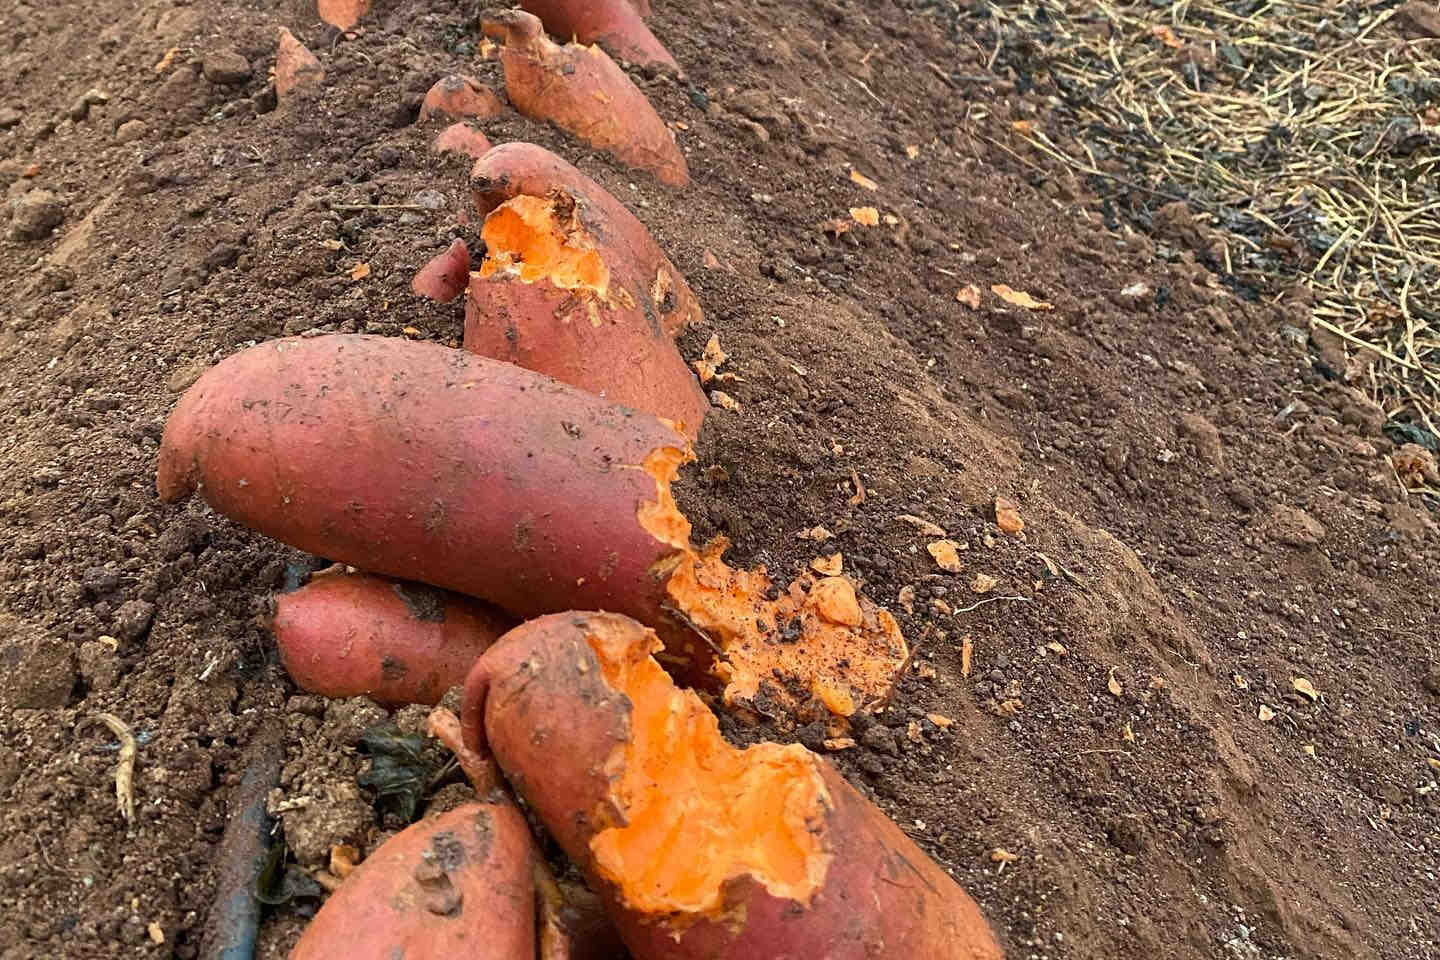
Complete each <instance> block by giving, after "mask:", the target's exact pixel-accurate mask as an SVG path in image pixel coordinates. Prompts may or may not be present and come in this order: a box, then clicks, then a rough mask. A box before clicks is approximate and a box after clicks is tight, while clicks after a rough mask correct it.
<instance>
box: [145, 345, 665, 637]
mask: <svg viewBox="0 0 1440 960" xmlns="http://www.w3.org/2000/svg"><path fill="white" fill-rule="evenodd" d="M685 451H686V442H685V438H684V437H683V436H681V435H680V434H678V433H676V432H675V431H674V430H672V429H670V428H669V427H667V426H665V425H664V424H663V423H661V422H660V421H659V420H657V419H656V418H654V417H653V416H650V415H648V414H642V413H638V412H636V411H633V410H629V409H626V408H623V407H618V406H613V405H611V404H607V403H605V402H604V401H603V400H601V399H600V398H599V397H596V396H594V395H592V394H589V393H586V392H584V391H582V390H577V389H575V388H574V387H570V386H566V385H565V384H562V383H559V382H558V381H555V380H552V379H551V378H549V377H545V376H542V375H540V374H537V373H534V372H532V371H529V370H524V369H521V368H520V367H517V366H515V365H513V364H509V363H501V362H499V361H495V360H489V359H486V358H483V357H477V356H473V355H471V354H468V353H466V352H464V351H461V350H452V349H450V348H448V347H443V346H440V345H438V344H433V343H420V342H411V341H405V340H400V339H396V338H387V337H374V336H364V335H346V334H339V335H333V336H322V337H313V338H289V339H282V340H274V341H270V342H268V343H264V344H261V345H259V346H256V347H252V348H250V349H248V350H244V351H241V352H240V353H237V354H235V355H233V356H231V357H229V358H227V359H226V360H224V361H222V362H221V363H220V364H218V365H216V366H215V367H213V368H211V369H210V370H209V371H207V372H206V373H205V374H204V375H203V376H202V377H200V379H199V380H198V381H196V383H195V384H194V385H193V386H191V387H190V389H189V390H187V391H186V393H185V395H184V396H183V397H182V398H181V400H180V402H179V404H178V405H177V407H176V409H175V411H174V412H173V413H172V415H171V417H170V419H169V422H168V423H167V424H166V428H165V435H164V438H163V440H162V444H161V452H160V457H159V464H158V476H157V482H158V487H159V491H160V494H161V496H162V497H163V498H165V499H167V500H177V499H181V498H183V497H184V496H186V495H188V494H189V493H191V492H193V491H195V490H197V489H198V490H199V491H200V492H201V493H202V495H203V496H204V497H205V499H206V501H207V502H208V503H209V504H210V505H211V506H212V507H214V508H215V509H216V510H218V511H220V512H221V513H223V514H225V515H226V516H229V517H231V518H232V519H234V520H236V521H238V522H240V523H242V524H244V525H246V526H248V527H251V528H252V529H255V530H258V531H260V532H261V533H264V534H266V535H268V536H271V537H274V538H275V539H277V540H281V541H283V542H285V543H288V544H290V545H292V546H295V547H299V548H300V549H302V550H306V551H308V552H310V553H314V554H316V555H319V556H323V557H327V558H329V559H332V560H336V561H339V562H343V563H347V564H349V565H351V566H354V567H358V568H360V569H362V570H369V571H372V572H375V573H382V574H387V575H391V576H404V577H406V578H408V579H411V580H419V581H421V582H423V583H429V584H432V585H435V586H440V587H445V588H447V589H451V590H456V591H458V592H460V593H465V594H468V595H470V596H474V597H479V598H481V599H486V600H489V601H491V602H493V603H496V604H498V605H499V606H501V607H502V608H504V609H506V610H508V611H510V612H511V613H513V614H516V615H518V616H531V615H535V614H539V613H549V612H553V611H555V610H560V609H568V607H569V606H571V605H572V604H573V603H575V602H577V601H580V600H583V601H584V602H585V603H586V604H588V605H592V606H596V607H602V608H610V609H624V610H628V611H632V612H634V613H635V614H636V615H639V616H642V617H645V618H647V619H655V618H658V617H659V615H660V611H659V602H660V597H659V595H658V591H657V590H656V581H655V578H654V574H653V573H652V572H651V567H653V566H654V564H655V563H656V562H657V561H659V560H661V559H662V558H664V557H667V556H669V555H670V554H671V553H673V552H674V551H675V549H676V547H675V545H674V544H672V543H671V541H670V539H669V535H670V534H669V531H667V530H666V529H665V528H664V524H665V519H664V518H662V519H661V520H660V521H659V522H658V525H657V526H656V530H655V532H652V530H651V529H648V528H647V526H646V525H645V524H643V523H642V522H641V519H640V518H641V517H642V516H644V515H646V513H647V510H651V509H653V504H654V503H655V502H656V500H657V497H658V493H657V480H656V477H655V475H654V473H653V472H652V470H653V469H656V468H655V467H653V466H652V463H659V462H660V461H674V462H675V463H677V464H678V463H679V462H680V461H682V460H684V459H685V458H686V456H687V455H688V454H687V453H686V452H685ZM667 482H668V478H667Z"/></svg>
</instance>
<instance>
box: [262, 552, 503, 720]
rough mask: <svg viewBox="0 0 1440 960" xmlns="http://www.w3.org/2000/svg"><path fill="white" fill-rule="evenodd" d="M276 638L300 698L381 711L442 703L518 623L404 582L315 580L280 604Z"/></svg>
mask: <svg viewBox="0 0 1440 960" xmlns="http://www.w3.org/2000/svg"><path fill="white" fill-rule="evenodd" d="M269 619H270V624H269V626H270V630H271V632H272V633H273V634H274V635H275V644H276V646H277V647H278V648H279V650H280V660H281V662H282V663H283V664H284V665H285V670H286V672H287V673H289V674H290V678H291V679H292V680H294V681H295V683H296V685H298V686H299V687H300V688H301V689H302V690H306V691H308V692H310V693H317V694H320V695H321V696H325V697H356V696H365V697H369V698H371V699H372V700H376V701H378V702H380V703H391V704H401V703H438V702H439V700H440V698H441V697H443V696H444V695H445V691H446V690H449V689H450V688H451V687H453V686H455V685H456V684H458V683H460V682H461V681H462V680H464V679H465V674H466V673H468V672H469V670H470V667H471V666H472V665H473V664H474V663H475V659H476V658H477V657H479V656H480V654H482V653H484V652H485V650H486V649H487V648H488V647H489V646H490V645H491V644H492V643H494V642H495V640H496V638H497V637H499V636H500V635H501V634H503V633H504V632H505V631H506V630H508V629H510V627H512V626H514V621H513V620H512V619H510V618H509V617H507V616H505V615H504V614H503V613H501V612H500V611H498V610H496V609H495V608H493V607H491V606H489V605H487V604H484V603H481V602H479V601H477V600H472V599H470V598H469V597H462V596H459V595H457V594H453V593H449V592H448V591H445V590H439V589H437V588H435V587H430V586H426V585H424V584H419V583H410V582H407V581H403V580H391V579H389V578H387V577H377V576H372V575H369V574H346V573H330V574H325V575H323V576H317V577H316V578H315V579H314V580H312V581H311V582H310V583H308V584H306V585H305V586H303V587H301V588H300V589H299V590H296V591H294V592H292V593H283V594H280V595H279V596H277V597H276V598H275V602H274V611H273V613H272V615H271V616H270V618H269Z"/></svg>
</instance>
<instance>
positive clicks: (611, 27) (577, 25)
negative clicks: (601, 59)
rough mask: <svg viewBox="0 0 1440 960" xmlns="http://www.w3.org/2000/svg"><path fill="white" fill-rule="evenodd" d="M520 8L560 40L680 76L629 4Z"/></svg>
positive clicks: (542, 3)
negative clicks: (596, 46)
mask: <svg viewBox="0 0 1440 960" xmlns="http://www.w3.org/2000/svg"><path fill="white" fill-rule="evenodd" d="M520 6H521V7H522V8H523V9H524V10H526V11H527V12H529V13H533V14H535V16H537V17H539V18H540V20H541V22H542V23H544V24H545V29H546V30H548V31H549V32H550V33H551V34H553V35H554V36H557V37H559V38H560V39H561V40H569V39H571V38H572V37H573V38H574V39H575V40H578V41H579V42H580V43H598V44H599V45H600V46H602V47H604V48H605V50H606V51H607V52H608V53H611V54H613V55H614V56H615V57H617V58H618V59H620V60H629V61H630V62H631V63H638V64H641V65H644V66H656V67H663V68H665V69H667V70H673V71H675V72H676V73H679V72H680V65H679V64H678V63H676V62H675V58H674V57H672V56H670V51H669V50H666V49H665V46H664V44H662V43H661V42H660V41H659V40H657V39H655V34H653V33H651V32H650V28H649V27H647V26H645V21H644V20H642V19H641V18H640V11H639V10H637V9H635V7H634V6H633V5H632V4H631V3H630V0H520Z"/></svg>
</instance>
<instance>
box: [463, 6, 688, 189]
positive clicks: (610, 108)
mask: <svg viewBox="0 0 1440 960" xmlns="http://www.w3.org/2000/svg"><path fill="white" fill-rule="evenodd" d="M484 31H485V35H486V36H488V37H492V38H494V39H497V40H502V41H504V46H503V47H502V48H501V50H500V64H501V66H502V67H504V69H505V91H506V93H508V94H509V95H510V102H511V103H512V104H513V105H514V106H515V109H516V110H518V111H520V112H521V113H523V114H525V115H526V116H527V117H530V118H532V119H535V120H542V121H549V122H550V123H553V124H555V125H556V126H557V127H559V128H560V129H562V130H565V131H567V132H569V133H571V134H573V135H574V136H576V137H579V138H580V139H582V140H584V141H585V142H586V143H589V144H591V145H593V146H595V147H598V148H599V149H601V150H606V151H608V152H610V153H612V154H614V155H615V157H616V158H617V159H618V160H620V162H622V163H624V164H627V165H628V166H631V167H634V168H636V169H637V170H646V171H648V172H650V173H651V174H653V175H654V177H655V178H656V179H657V180H659V181H660V182H661V183H663V184H665V185H666V186H670V187H684V186H687V185H688V184H689V183H690V171H689V168H688V167H687V166H686V164H685V155H684V154H682V153H681V152H680V147H679V146H678V145H677V144H676V143H675V137H674V136H673V135H672V134H671V133H670V128H669V127H667V126H666V125H665V121H664V120H661V119H660V115H659V114H657V113H656V112H655V108H654V107H653V106H651V105H650V101H649V99H647V98H646V96H645V94H644V93H642V92H641V91H640V88H639V87H637V86H635V84H634V83H633V82H632V81H631V80H630V78H629V76H627V75H626V73H625V71H623V70H621V69H620V68H619V67H618V66H617V65H616V64H615V61H614V60H611V59H610V57H609V55H607V54H606V53H605V52H604V51H603V50H600V49H598V48H593V47H582V46H580V45H578V44H566V45H565V46H561V45H559V44H556V43H553V42H551V40H550V39H549V38H548V37H546V36H545V31H544V29H543V28H542V27H541V25H540V21H539V20H538V19H537V18H535V17H533V16H531V15H530V14H528V13H525V12H524V11H523V10H502V11H500V12H498V13H496V14H493V15H492V16H491V17H490V18H489V19H487V20H486V21H485V23H484Z"/></svg>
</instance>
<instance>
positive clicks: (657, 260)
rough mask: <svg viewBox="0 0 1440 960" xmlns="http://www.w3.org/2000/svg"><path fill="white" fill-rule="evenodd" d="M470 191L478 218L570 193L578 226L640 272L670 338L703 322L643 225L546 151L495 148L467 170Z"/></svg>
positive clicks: (527, 147) (523, 147)
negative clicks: (521, 201)
mask: <svg viewBox="0 0 1440 960" xmlns="http://www.w3.org/2000/svg"><path fill="white" fill-rule="evenodd" d="M470 191H471V196H472V197H473V198H474V200H475V208H476V210H478V211H479V213H480V215H481V216H482V217H483V216H488V215H489V214H490V213H491V211H493V210H494V209H495V208H496V207H498V206H500V205H501V204H502V203H504V202H505V201H507V200H510V199H513V198H514V197H518V196H526V195H528V196H532V197H546V196H549V195H550V194H551V193H553V192H555V191H561V192H563V193H566V194H568V195H569V196H571V197H573V198H574V200H575V209H576V211H577V212H578V215H579V218H580V222H581V223H583V224H584V225H585V227H586V229H587V230H588V231H589V232H590V233H591V234H592V235H594V236H595V237H596V238H598V242H599V243H600V244H601V245H602V246H604V247H605V248H606V249H607V250H610V249H613V250H614V251H615V253H614V254H613V256H617V257H624V258H625V259H627V260H628V261H629V262H630V263H631V264H633V265H634V266H635V267H636V268H638V269H639V270H640V271H641V275H640V278H639V279H640V281H641V287H642V288H643V289H644V290H645V291H647V292H648V294H649V298H650V305H651V307H653V308H654V310H655V313H656V314H657V315H658V316H659V317H660V322H661V324H662V325H663V326H664V327H665V332H666V333H668V334H670V335H671V336H674V335H675V334H677V333H679V332H680V331H681V330H684V329H685V328H687V327H691V326H695V325H698V324H699V323H701V322H702V321H703V320H704V319H705V317H704V314H703V313H702V312H701V310H700V301H699V300H698V299H697V298H696V296H695V293H694V291H692V290H691V289H690V285H689V284H688V283H686V282H685V278H684V276H682V275H681V273H680V271H679V270H677V269H676V268H675V264H673V263H671V262H670V258H669V257H667V256H666V255H665V252H664V251H663V250H661V249H660V245H659V244H658V243H656V242H655V238H654V237H652V236H651V235H650V231H649V230H647V229H646V228H645V224H643V223H641V222H640V220H639V219H638V218H636V216H635V215H634V214H633V213H631V212H630V210H629V208H627V207H626V206H625V205H624V204H623V203H621V202H620V201H619V200H616V199H615V197H614V196H612V195H611V194H610V192H609V191H608V190H606V189H605V188H604V187H602V186H600V184H598V183H596V182H595V181H594V180H591V179H590V178H589V177H587V176H585V174H583V173H581V172H580V171H579V170H577V169H576V168H575V167H573V166H571V165H570V164H569V163H568V162H566V161H565V160H564V159H562V158H560V157H558V156H556V155H555V154H553V153H551V152H550V151H549V150H546V149H545V148H544V147H540V146H536V145H535V144H533V143H502V144H500V145H499V146H497V147H493V148H492V149H491V150H490V151H489V152H488V153H486V154H485V155H484V156H483V157H481V158H480V160H479V161H478V162H477V163H476V164H475V166H474V168H473V169H472V170H471V171H470ZM624 251H628V255H627V254H626V253H625V252H624Z"/></svg>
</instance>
